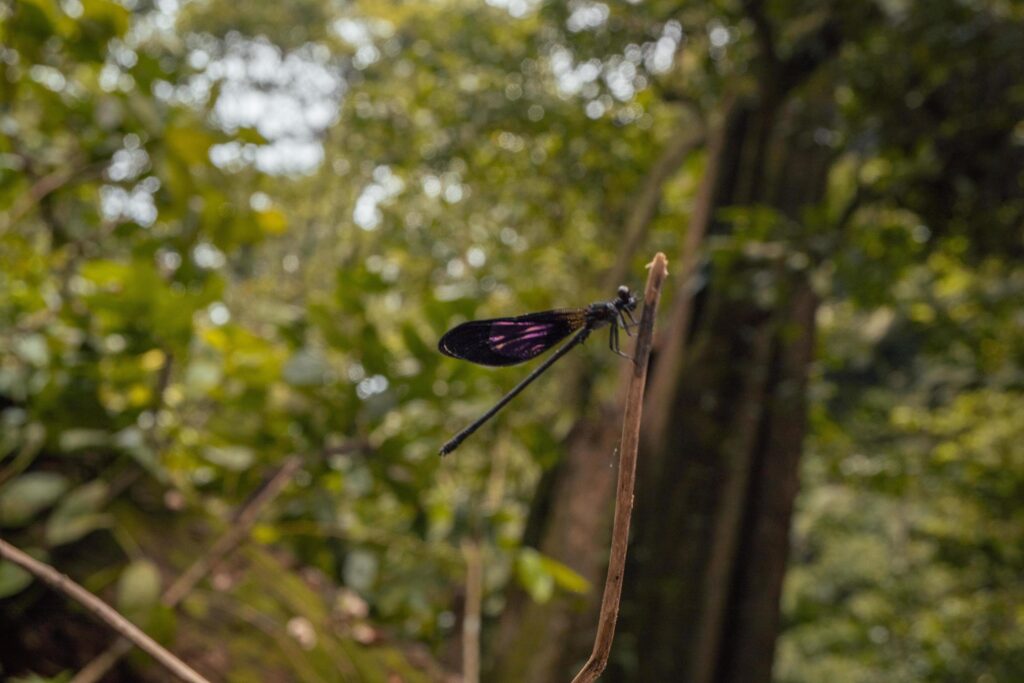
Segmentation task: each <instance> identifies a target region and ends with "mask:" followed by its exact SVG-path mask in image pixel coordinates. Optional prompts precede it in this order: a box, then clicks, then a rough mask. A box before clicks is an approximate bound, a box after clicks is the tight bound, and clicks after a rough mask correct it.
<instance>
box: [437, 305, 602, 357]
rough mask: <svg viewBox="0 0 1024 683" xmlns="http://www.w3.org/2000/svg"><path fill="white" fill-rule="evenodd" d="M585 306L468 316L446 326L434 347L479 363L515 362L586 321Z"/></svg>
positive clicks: (578, 327) (536, 352)
mask: <svg viewBox="0 0 1024 683" xmlns="http://www.w3.org/2000/svg"><path fill="white" fill-rule="evenodd" d="M586 321H587V316H586V311H585V309H579V308H577V309H562V310H557V311H540V312H538V313H527V314H526V315H520V316H516V317H514V318H493V319H491V320H471V321H469V322H467V323H462V324H461V325H458V326H457V327H454V328H452V329H451V330H449V331H448V332H447V333H445V335H444V336H443V337H441V341H440V342H438V345H437V347H438V349H439V350H440V351H441V353H443V354H445V355H446V356H451V357H452V358H461V359H462V360H468V361H470V362H473V363H479V364H480V365H494V366H502V365H515V364H517V363H522V362H524V361H528V360H530V359H531V358H535V357H537V356H539V355H540V354H542V353H543V352H544V351H547V350H548V349H550V348H551V347H552V346H554V345H555V344H557V343H558V342H560V341H562V340H563V339H565V338H566V337H568V336H569V335H570V334H572V333H573V332H575V331H576V330H578V329H580V328H581V327H583V326H584V325H585V324H586Z"/></svg>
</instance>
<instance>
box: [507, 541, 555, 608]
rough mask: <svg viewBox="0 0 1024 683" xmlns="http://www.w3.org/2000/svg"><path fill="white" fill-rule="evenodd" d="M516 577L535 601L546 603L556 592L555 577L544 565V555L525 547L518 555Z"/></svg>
mask: <svg viewBox="0 0 1024 683" xmlns="http://www.w3.org/2000/svg"><path fill="white" fill-rule="evenodd" d="M516 578H517V579H518V580H519V584H520V585H521V586H522V587H523V588H524V589H526V592H527V593H529V594H530V597H531V598H533V600H534V601H535V602H539V603H541V604H544V603H545V602H547V601H548V600H550V599H551V596H552V595H554V593H555V579H554V577H553V576H552V575H551V573H550V572H549V571H547V570H546V569H545V567H544V562H543V556H542V555H541V554H540V553H538V552H537V551H536V550H534V549H533V548H523V549H522V550H521V551H519V555H518V556H516Z"/></svg>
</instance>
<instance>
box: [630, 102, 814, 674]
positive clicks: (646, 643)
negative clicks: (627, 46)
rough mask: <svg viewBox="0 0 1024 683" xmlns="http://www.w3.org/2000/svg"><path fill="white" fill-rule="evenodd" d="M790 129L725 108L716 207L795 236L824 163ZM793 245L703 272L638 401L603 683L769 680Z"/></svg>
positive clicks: (804, 346) (791, 487)
mask: <svg viewBox="0 0 1024 683" xmlns="http://www.w3.org/2000/svg"><path fill="white" fill-rule="evenodd" d="M802 105H806V103H802ZM805 115H806V112H804V111H803V109H802V106H801V107H796V106H792V105H791V106H787V107H784V108H780V107H778V106H777V105H776V103H775V102H773V101H771V100H760V101H753V102H751V101H747V102H739V103H738V104H737V109H736V111H734V112H732V113H731V114H730V115H729V116H728V118H727V121H726V135H725V141H726V144H724V145H723V147H722V149H721V155H722V156H721V158H720V159H719V160H718V168H719V169H720V175H719V178H718V181H717V191H716V193H715V204H716V205H717V206H719V207H728V206H745V205H758V206H763V207H771V208H773V209H775V210H776V212H777V213H778V214H779V215H780V216H781V217H782V218H781V220H786V219H788V220H792V221H793V222H794V224H798V221H799V219H800V217H801V213H802V210H803V209H805V208H806V207H808V206H811V205H814V204H816V203H818V202H819V201H820V200H821V199H822V198H823V195H824V190H825V186H824V179H825V177H826V175H827V173H826V171H827V166H828V162H829V159H830V151H829V150H828V149H826V148H822V147H820V146H817V145H815V144H814V143H813V141H811V140H809V139H808V138H809V137H810V132H809V131H811V130H813V127H808V126H807V123H808V122H807V121H806V120H804V117H805ZM797 171H799V173H797ZM728 227H729V226H727V225H724V224H715V225H713V226H712V233H713V234H715V233H717V234H725V233H726V232H727V230H728ZM800 235H801V233H798V235H797V236H796V238H795V239H793V240H792V244H788V243H787V238H785V237H780V241H781V242H782V243H783V250H782V252H781V254H775V255H770V256H753V257H749V258H747V257H741V258H739V259H737V261H735V262H734V263H733V264H732V265H730V266H728V268H718V269H716V270H715V271H713V272H712V274H711V276H710V284H709V287H708V288H707V291H706V292H704V293H703V294H702V295H703V296H704V297H706V301H707V302H706V304H705V305H704V307H703V309H702V311H703V312H702V314H701V315H699V317H698V319H696V320H694V322H693V324H692V329H693V334H692V339H691V340H690V341H689V342H688V343H687V341H686V340H683V339H680V340H670V343H679V344H687V346H686V352H685V354H684V356H683V361H682V363H681V364H680V365H679V367H678V369H677V371H676V372H674V373H672V374H671V375H669V376H667V377H666V376H662V377H660V378H659V382H658V383H657V384H658V386H656V387H654V388H653V389H652V392H651V394H649V396H648V401H649V402H651V403H653V404H655V405H657V406H658V407H659V409H660V410H663V411H666V412H667V415H666V416H665V417H664V418H663V419H662V420H661V421H660V424H661V425H662V426H661V428H660V429H659V430H658V431H657V432H655V433H649V434H648V435H647V436H648V438H647V439H646V441H645V444H646V445H647V449H646V450H645V451H644V452H642V453H641V456H640V467H641V478H640V489H639V491H638V493H637V513H638V517H637V524H636V529H637V532H636V537H635V541H634V543H635V548H634V551H633V554H632V555H631V558H633V559H634V562H633V563H632V564H631V566H630V567H629V568H628V569H627V575H628V576H629V577H630V578H629V580H628V581H627V593H626V599H625V606H624V611H623V622H622V632H621V633H622V634H623V635H625V634H629V636H630V637H631V640H632V643H631V644H630V643H628V642H627V641H626V638H623V639H622V646H621V647H620V648H619V649H620V651H621V652H622V655H621V657H619V658H618V660H617V663H618V668H617V670H616V672H615V675H614V676H613V677H611V678H610V680H631V681H632V680H638V681H648V680H685V681H688V682H692V683H732V682H735V683H739V682H741V681H742V682H744V683H746V682H750V681H769V680H770V676H771V665H772V659H773V655H774V646H775V639H776V637H777V635H778V628H779V616H778V614H779V601H780V595H781V586H782V579H783V576H784V572H785V565H786V558H787V551H788V540H789V524H790V518H791V514H792V507H793V501H794V499H795V496H796V493H797V465H798V463H799V456H800V452H801V445H802V441H803V437H804V433H805V427H806V418H805V389H806V382H807V376H808V372H809V368H810V365H811V363H812V361H813V339H814V334H813V330H814V319H815V314H816V310H817V300H816V298H815V296H814V294H813V292H812V291H811V288H810V286H809V283H808V282H807V277H806V273H805V271H804V270H802V269H801V268H799V267H797V268H794V267H792V266H791V265H790V262H789V259H788V256H789V254H790V253H791V247H795V249H794V250H793V252H794V253H795V252H797V251H799V248H800V246H801V241H800ZM677 305H678V304H677ZM655 372H657V369H656V370H655ZM626 607H628V612H627V611H626Z"/></svg>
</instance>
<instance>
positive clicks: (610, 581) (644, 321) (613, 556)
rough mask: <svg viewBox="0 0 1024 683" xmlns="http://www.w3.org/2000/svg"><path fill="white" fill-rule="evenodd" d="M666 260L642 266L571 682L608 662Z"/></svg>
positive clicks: (584, 680)
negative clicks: (611, 474)
mask: <svg viewBox="0 0 1024 683" xmlns="http://www.w3.org/2000/svg"><path fill="white" fill-rule="evenodd" d="M667 267H668V261H667V259H666V258H665V255H664V254H662V253H658V254H657V255H656V256H655V257H654V261H652V262H651V264H650V265H649V266H648V268H650V272H649V273H648V275H647V288H646V290H645V291H644V310H643V313H642V314H641V316H640V327H639V331H638V333H637V340H636V352H635V353H634V356H633V361H634V365H633V376H632V377H631V378H630V381H629V390H628V392H627V394H626V414H625V416H624V417H623V421H622V442H621V444H620V445H619V483H618V485H617V487H616V495H615V522H614V524H613V526H612V546H611V552H610V555H609V558H608V576H607V578H606V579H605V583H604V597H603V598H602V599H601V615H600V617H599V618H598V621H597V636H596V637H595V638H594V649H593V651H592V652H591V653H590V659H588V660H587V663H586V664H584V665H583V668H582V669H580V672H579V673H578V674H576V677H575V678H573V679H572V683H589V682H591V681H595V680H597V677H598V676H600V675H601V673H602V672H603V671H604V668H605V665H607V664H608V654H609V653H610V652H611V649H612V639H613V638H614V637H615V622H616V620H617V619H618V617H619V599H620V598H621V596H622V581H623V576H624V574H625V570H626V550H627V548H628V546H629V518H630V516H631V514H632V512H633V488H634V486H633V485H634V482H635V480H636V454H637V448H638V446H639V443H640V415H641V412H642V410H643V398H644V385H645V384H646V383H647V361H648V358H649V357H650V354H651V341H652V338H653V336H654V314H655V312H656V311H657V308H658V298H659V297H660V296H661V286H662V284H663V283H664V281H665V277H666V276H667V275H668V269H667Z"/></svg>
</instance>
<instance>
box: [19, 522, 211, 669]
mask: <svg viewBox="0 0 1024 683" xmlns="http://www.w3.org/2000/svg"><path fill="white" fill-rule="evenodd" d="M0 558H3V559H5V560H8V561H9V562H12V563H14V564H16V565H18V566H19V567H21V568H22V569H24V570H25V571H27V572H29V573H30V574H32V575H33V576H35V577H36V578H37V579H39V580H40V581H42V582H43V583H45V584H47V585H48V586H50V587H51V588H53V589H54V590H56V591H57V592H59V593H63V594H64V595H66V596H67V597H69V598H71V599H72V600H74V601H76V602H77V603H79V604H80V605H82V607H84V608H85V609H86V610H88V611H89V612H90V613H91V614H92V615H93V616H95V617H96V618H97V619H99V620H100V621H102V622H104V623H105V624H106V625H107V626H109V627H110V628H112V629H113V630H114V631H117V632H118V633H120V634H121V635H122V636H123V637H124V638H127V639H128V640H129V641H131V642H132V643H133V644H134V645H135V646H137V647H138V648H139V649H140V650H143V651H144V652H146V653H148V654H149V655H150V656H151V657H153V659H155V660H156V661H158V662H160V664H162V665H163V666H164V668H166V669H167V670H168V671H170V672H171V673H173V674H174V675H175V676H177V677H178V678H180V679H181V680H183V681H188V683H209V681H207V680H206V679H205V678H203V677H202V676H200V675H199V674H198V673H196V671H195V670H194V669H192V668H191V667H190V666H189V665H188V664H186V663H185V662H183V661H181V660H180V659H178V658H177V657H175V656H174V655H172V654H171V653H170V652H169V651H167V650H166V649H164V647H163V646H162V645H160V643H158V642H156V641H155V640H153V639H152V638H150V637H149V636H147V635H146V634H145V633H143V632H142V630H141V629H139V627H138V626H136V625H135V624H133V623H132V622H130V621H128V620H127V619H125V618H124V617H123V616H121V615H120V614H118V612H117V611H116V610H115V609H114V608H113V607H111V606H110V605H108V604H107V603H105V602H103V601H102V600H100V599H99V598H98V597H96V596H95V595H93V594H92V593H90V592H89V591H87V590H85V589H84V588H82V587H81V586H80V585H78V584H77V583H75V582H74V581H72V580H71V579H70V578H69V577H68V576H67V575H66V574H61V573H60V572H59V571H57V570H56V569H54V568H53V567H51V566H50V565H48V564H46V563H45V562H40V561H39V560H37V559H35V558H34V557H31V556H29V555H26V554H25V553H23V552H22V551H20V550H18V549H17V548H15V547H14V546H13V545H11V544H10V543H8V542H7V541H4V540H3V539H0Z"/></svg>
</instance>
